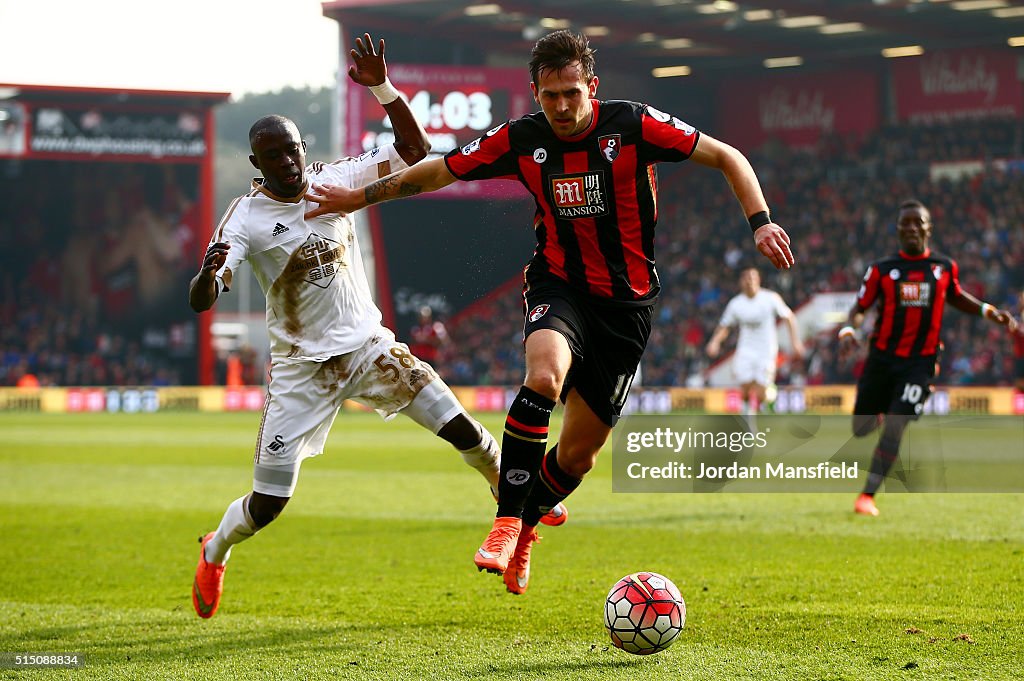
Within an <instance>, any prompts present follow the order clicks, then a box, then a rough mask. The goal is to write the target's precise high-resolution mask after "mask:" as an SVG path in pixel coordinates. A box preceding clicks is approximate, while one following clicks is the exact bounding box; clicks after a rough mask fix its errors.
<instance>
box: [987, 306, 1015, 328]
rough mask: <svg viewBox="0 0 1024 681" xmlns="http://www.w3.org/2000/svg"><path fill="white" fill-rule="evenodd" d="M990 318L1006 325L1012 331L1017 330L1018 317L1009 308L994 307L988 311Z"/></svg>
mask: <svg viewBox="0 0 1024 681" xmlns="http://www.w3.org/2000/svg"><path fill="white" fill-rule="evenodd" d="M990 309H991V308H990ZM988 318H989V319H991V320H992V321H994V322H995V323H996V324H1002V325H1003V326H1005V327H1006V328H1007V330H1008V331H1009V332H1010V333H1013V332H1014V331H1016V330H1017V319H1016V318H1015V317H1014V316H1013V313H1012V312H1010V311H1009V310H1003V309H992V310H991V312H989V313H988Z"/></svg>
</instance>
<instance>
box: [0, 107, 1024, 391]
mask: <svg viewBox="0 0 1024 681" xmlns="http://www.w3.org/2000/svg"><path fill="white" fill-rule="evenodd" d="M749 156H750V158H751V161H752V162H753V163H754V166H755V168H756V169H757V171H758V174H759V176H760V178H761V181H762V184H763V185H764V187H765V189H766V192H767V193H768V196H767V198H768V203H769V205H770V206H772V208H773V213H774V215H776V216H777V217H778V219H779V220H780V222H781V223H782V224H783V226H784V227H785V228H786V230H787V231H788V232H789V234H790V235H791V236H792V238H793V242H794V250H795V253H796V256H797V266H796V267H795V268H793V269H792V270H789V271H784V272H775V271H769V268H767V267H761V268H760V269H761V272H762V276H763V279H764V285H765V287H766V288H770V289H774V290H777V291H778V292H779V293H781V294H782V295H783V297H784V298H785V299H786V300H787V301H788V302H789V303H790V304H791V305H792V306H793V308H794V309H797V308H799V306H800V305H801V304H803V303H805V302H807V301H808V300H809V299H810V298H811V297H812V296H813V295H814V294H816V293H819V292H825V291H851V292H852V291H856V290H857V288H858V287H859V285H860V280H861V277H862V275H863V273H864V270H865V268H866V266H867V264H868V263H869V262H871V261H872V260H874V259H876V258H878V257H880V256H882V255H885V254H887V253H888V252H890V251H891V249H892V243H893V239H892V232H893V230H894V219H895V213H896V206H897V205H898V204H899V202H900V201H902V200H903V199H905V198H907V197H917V198H919V199H920V200H922V201H923V202H924V203H925V205H927V206H928V207H929V208H930V209H931V211H932V215H933V222H934V225H935V234H934V238H933V244H934V245H935V247H936V248H937V250H939V251H941V252H944V253H946V254H947V255H950V256H952V257H953V258H954V259H956V260H957V261H958V262H959V264H960V271H961V281H962V283H963V285H964V286H965V287H966V288H967V289H968V290H969V291H970V292H971V293H973V294H974V295H976V296H978V297H980V298H983V299H986V300H990V301H992V302H993V303H995V304H998V305H1000V306H1003V307H1008V308H1011V309H1016V300H1017V295H1018V293H1019V292H1020V291H1021V290H1022V289H1024V183H1022V182H1021V172H1022V168H1024V162H1022V161H1019V160H1016V159H1024V153H1022V126H1021V122H1020V121H1019V120H1016V119H1013V120H1003V121H987V122H985V124H984V125H939V126H929V127H922V126H890V127H886V128H883V129H882V130H880V131H878V132H877V133H876V134H875V135H872V136H871V137H870V138H868V139H867V140H859V139H854V138H849V137H841V136H837V135H833V136H826V137H824V138H823V139H822V140H821V141H820V142H819V144H818V145H817V146H816V147H815V148H813V149H800V150H795V149H790V148H787V147H786V146H784V145H781V144H769V145H766V146H765V147H764V148H763V149H761V150H759V151H756V152H751V153H750V154H749ZM1007 159H1012V160H1009V161H1008V160H1007ZM971 164H973V166H972V165H971ZM29 167H30V166H26V168H29ZM25 172H30V171H27V170H26V171H25ZM182 172H183V171H182V170H180V169H165V168H164V167H162V166H139V167H134V166H131V165H128V164H123V165H122V164H111V165H100V166H99V167H98V168H97V167H91V168H86V169H84V168H82V167H78V166H76V165H74V164H69V165H68V166H67V168H64V169H61V168H57V167H56V166H55V167H53V168H48V169H46V174H45V179H46V181H45V182H44V181H38V182H28V183H18V184H17V185H16V186H18V187H21V188H23V187H24V186H26V185H28V186H30V187H32V189H30V191H33V192H37V193H38V196H37V197H36V198H35V199H34V200H30V201H27V202H26V201H20V202H19V204H20V205H26V206H44V209H43V210H36V209H33V210H26V211H23V212H22V213H10V212H8V213H5V215H4V216H3V217H2V218H0V219H2V220H5V221H7V224H0V254H2V255H0V264H2V270H0V294H2V295H0V385H16V384H17V383H18V382H19V381H21V380H22V379H23V377H25V376H26V375H31V376H34V377H35V378H36V380H38V382H39V383H40V384H42V385H65V386H77V385H168V384H171V385H173V384H179V383H182V382H190V381H192V380H194V375H195V367H194V365H195V354H194V353H195V349H194V347H192V346H191V344H192V343H193V342H194V337H195V333H194V329H193V328H192V327H190V326H189V325H190V324H194V319H193V318H192V317H191V315H189V314H188V311H187V307H186V306H185V303H184V294H183V293H182V291H184V290H185V282H186V281H187V277H188V275H189V273H190V272H192V270H193V269H194V264H195V263H194V262H193V260H194V258H193V257H191V255H190V254H191V252H192V251H194V250H195V240H196V239H197V238H199V239H203V238H205V237H203V236H202V234H200V233H205V231H206V230H205V229H202V228H200V227H198V226H197V219H196V214H195V211H194V204H193V202H191V201H190V200H189V199H188V197H187V196H185V195H184V193H183V192H182V191H181V190H180V188H181V187H183V186H189V178H187V177H183V176H182ZM659 172H660V181H659V190H660V198H659V204H660V216H659V223H658V232H657V237H656V238H657V244H656V251H657V257H658V270H659V273H660V275H661V281H662V289H663V290H662V294H661V298H660V302H659V304H658V307H657V308H656V312H655V324H654V330H653V332H652V334H651V339H650V343H649V345H648V350H647V354H646V356H645V358H644V362H643V365H642V367H641V369H642V381H643V383H645V384H647V385H660V386H683V385H688V386H701V385H703V384H704V382H705V379H706V375H707V370H708V368H709V362H708V360H707V358H706V357H705V355H704V351H703V348H704V344H705V343H706V342H707V339H708V338H709V337H710V335H711V333H712V331H713V329H714V327H715V325H716V324H717V322H718V320H719V318H720V316H721V313H722V310H723V309H724V306H725V303H726V301H728V299H729V298H730V297H732V296H733V295H735V293H736V284H735V282H736V279H737V274H738V272H739V270H740V269H741V268H742V267H743V266H746V265H750V264H754V265H760V264H761V263H760V261H759V258H758V257H757V256H756V254H755V253H754V249H753V246H752V244H751V242H750V238H749V234H748V232H747V227H746V225H745V224H744V223H743V221H742V219H741V216H739V209H738V207H737V205H736V201H735V198H734V197H733V196H732V195H731V194H730V193H729V191H728V189H727V188H724V189H723V185H722V182H721V179H720V178H718V177H716V176H714V174H709V173H701V172H693V169H691V168H687V167H686V164H682V165H679V166H674V165H667V166H662V167H661V168H660V171H659ZM55 178H56V179H55ZM40 180H42V178H40ZM54 182H57V183H63V186H66V187H69V188H70V190H69V191H70V193H69V197H68V199H69V200H68V201H67V202H65V203H54V202H47V200H46V195H45V192H46V191H47V188H48V187H50V186H53V185H54ZM8 186H13V185H8ZM4 191H11V190H10V189H8V190H4V189H2V188H0V200H2V201H6V200H7V199H9V198H11V197H5V196H4V195H3V192H4ZM19 191H22V189H19ZM12 205H13V204H12ZM523 224H524V225H526V224H528V216H527V215H524V216H523ZM487 303H488V304H486V305H474V306H473V308H472V309H473V312H472V314H463V315H458V316H456V317H455V318H453V319H451V320H446V321H447V323H448V331H449V335H450V336H451V340H452V342H450V343H447V344H445V345H444V347H443V348H441V349H440V352H439V356H438V357H437V359H436V360H435V362H434V364H435V366H436V368H437V369H438V371H439V373H441V375H442V376H443V377H444V378H445V380H446V381H447V382H449V383H450V384H452V385H516V384H518V383H519V382H520V381H521V380H522V373H523V367H522V366H521V364H522V349H521V345H520V344H521V342H522V310H521V305H522V302H521V297H520V295H519V288H518V286H516V285H515V284H514V283H510V284H509V285H507V286H504V287H502V288H501V289H500V290H498V291H496V292H495V293H494V294H493V295H492V296H490V297H489V298H488V301H487ZM171 312H173V314H170V313H171ZM179 313H180V314H179ZM404 340H407V341H408V340H409V339H408V338H405V339H404ZM806 341H807V349H808V354H807V356H806V357H805V358H804V360H803V361H793V360H791V359H790V358H783V362H782V365H781V366H780V370H779V376H778V378H779V382H780V383H781V384H787V383H793V384H800V383H804V384H828V383H837V382H853V381H854V380H855V376H856V373H857V371H858V369H859V365H860V363H861V362H862V361H863V356H844V355H840V354H839V352H838V346H837V344H836V342H835V339H834V335H833V334H832V333H831V332H825V333H822V334H820V335H818V336H817V337H814V338H808V339H806ZM944 341H945V346H946V351H945V352H944V353H943V356H942V365H943V367H942V374H941V375H942V378H941V379H940V380H942V381H943V382H944V383H946V384H961V385H1010V384H1012V383H1013V376H1014V370H1013V352H1012V343H1011V341H1010V339H1008V338H1005V337H1004V334H1002V333H1001V332H1000V330H999V329H997V328H995V327H993V326H991V325H985V324H983V323H981V320H980V319H972V318H969V317H966V316H964V315H960V314H955V313H953V314H952V315H951V317H950V318H949V319H948V320H947V322H946V325H945V329H944ZM728 349H729V348H728V347H727V348H726V351H728ZM222 359H223V358H222ZM253 364H254V365H259V362H253ZM250 373H252V375H254V376H256V375H259V374H260V373H261V372H259V371H256V372H250ZM223 374H224V371H223V370H221V371H218V376H222V375H223Z"/></svg>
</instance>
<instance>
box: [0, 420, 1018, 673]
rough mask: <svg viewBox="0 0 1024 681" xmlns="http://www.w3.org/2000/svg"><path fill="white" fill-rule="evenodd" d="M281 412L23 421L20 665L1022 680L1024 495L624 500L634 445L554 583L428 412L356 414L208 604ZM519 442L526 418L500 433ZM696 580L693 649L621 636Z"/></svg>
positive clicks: (243, 549)
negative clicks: (206, 558)
mask: <svg viewBox="0 0 1024 681" xmlns="http://www.w3.org/2000/svg"><path fill="white" fill-rule="evenodd" d="M258 419H259V415H258V414H220V415H217V414H193V415H184V414H153V415H106V414H103V415H92V416H86V415H19V414H0V536H2V542H0V546H2V556H3V561H2V563H0V565H2V577H0V652H9V653H10V652H23V651H24V652H50V653H68V652H77V653H81V654H84V656H85V658H86V660H87V665H86V667H85V668H83V669H75V670H47V671H43V670H37V671H23V670H11V669H6V670H4V669H0V678H12V679H23V678H24V679H28V678H68V679H232V680H233V681H240V680H242V679H290V678H295V679H374V680H376V679H427V678H430V679H434V680H437V681H441V680H448V679H487V680H488V681H496V680H499V679H516V680H519V679H558V680H562V679H644V680H645V681H646V680H648V679H655V680H656V679H758V680H761V679H829V680H834V679H850V680H861V679H985V680H988V679H1014V678H1020V675H1021V673H1022V672H1021V668H1022V660H1024V658H1022V653H1021V651H1022V650H1024V624H1022V622H1024V513H1022V509H1024V505H1022V501H1024V497H1022V495H1009V494H1003V495H996V494H992V495H962V494H945V495H936V494H919V495H915V494H883V495H882V496H880V497H879V506H880V508H881V510H882V516H881V517H879V518H873V519H872V518H863V517H857V516H855V515H854V514H853V513H852V512H851V508H852V502H853V498H852V497H851V496H850V495H840V494H819V495H810V494H786V495H779V494H759V495H758V494H747V495H744V494H703V495H684V494H613V493H612V492H611V478H610V470H611V466H610V463H611V461H610V459H611V452H610V450H607V451H605V453H604V454H603V455H602V457H601V461H600V462H599V465H598V467H597V468H596V469H595V470H594V471H593V473H592V474H591V475H590V476H589V477H588V478H587V480H586V481H585V483H584V484H583V486H582V487H581V488H580V489H579V490H578V491H577V493H576V494H574V495H573V496H572V498H571V499H570V500H569V507H570V512H571V517H570V520H569V523H568V524H566V525H564V526H563V527H559V528H547V529H546V530H545V531H544V532H543V533H542V534H543V535H544V541H542V542H541V543H540V544H539V546H538V548H537V549H536V550H535V551H534V556H535V558H534V571H533V576H532V584H531V586H530V591H529V592H528V593H527V594H526V595H525V596H518V597H517V596H513V595H511V594H508V593H506V592H505V590H504V587H503V585H502V583H501V580H500V578H498V577H496V576H494V575H488V574H486V573H478V572H477V571H476V569H475V567H474V566H473V564H472V562H471V561H472V555H473V552H474V550H475V549H476V547H477V546H478V545H479V542H480V541H481V540H482V539H483V537H484V535H485V534H486V531H487V530H488V528H489V526H490V520H491V517H492V514H493V510H494V506H493V502H492V500H491V499H490V496H489V495H488V493H487V490H486V487H485V485H484V482H483V480H482V479H481V478H480V477H479V475H478V474H477V473H476V472H474V471H472V470H471V469H469V468H468V467H466V466H465V465H464V464H463V463H462V461H461V458H460V457H459V456H458V454H457V453H455V452H454V451H453V450H449V449H448V448H447V446H446V445H445V444H444V443H443V442H441V441H440V440H437V439H436V438H433V437H432V436H430V435H429V434H428V433H426V432H424V431H422V430H420V429H419V428H418V427H417V426H415V425H414V424H412V423H411V422H410V421H408V420H405V419H401V418H399V419H397V420H396V421H394V422H392V423H387V424H385V423H383V422H381V421H380V419H379V418H377V417H376V416H375V415H372V414H364V413H359V414H352V413H345V414H342V415H341V416H339V418H338V421H337V423H336V425H335V427H334V430H333V433H332V435H331V438H330V441H329V443H328V447H327V452H326V454H325V455H323V456H321V457H318V458H316V459H313V460H311V461H308V462H307V463H306V465H305V467H304V469H303V475H302V477H301V479H300V482H299V488H298V491H297V493H296V496H295V498H294V500H293V501H292V502H291V504H290V505H289V507H288V508H287V509H286V510H285V512H284V514H283V515H282V516H281V518H280V519H279V520H278V521H277V522H275V523H274V524H272V525H271V526H270V527H268V528H267V529H266V530H264V531H263V532H261V533H260V534H259V535H257V536H256V537H255V538H253V539H251V540H250V541H248V542H246V543H245V544H243V545H241V546H239V547H237V548H236V549H235V552H234V554H233V556H232V559H231V562H230V563H229V567H228V571H227V575H226V588H225V596H224V600H223V602H222V604H221V609H220V611H219V612H218V614H217V615H216V617H214V618H213V619H212V620H208V621H207V620H200V619H199V618H197V617H196V616H195V614H194V613H193V611H192V606H191V602H190V596H189V593H190V592H189V590H190V587H191V583H192V574H193V570H194V568H195V562H196V558H197V551H198V544H197V542H196V540H197V537H198V536H199V535H200V534H202V533H203V532H206V531H209V530H211V529H213V528H214V527H215V525H216V523H217V522H218V521H219V519H220V516H221V514H222V513H223V511H224V508H225V507H226V506H227V504H228V503H229V502H230V501H231V500H233V499H235V498H237V497H238V496H241V495H242V494H244V493H245V492H247V491H248V490H249V488H250V485H251V455H252V447H253V441H254V438H255V434H256V429H257V425H258ZM484 422H485V425H487V426H488V427H489V428H490V429H491V430H492V432H495V433H497V432H499V429H500V426H501V416H500V415H488V416H486V417H484ZM637 570H653V571H656V572H661V573H663V574H665V575H667V576H669V577H670V578H671V579H673V580H674V581H675V582H676V584H677V585H678V586H679V588H680V589H681V591H682V593H683V596H684V598H685V599H686V603H687V609H688V616H687V624H686V628H685V629H684V631H683V633H682V635H681V636H680V638H679V639H678V640H677V642H676V643H675V645H674V646H673V647H672V648H670V649H669V650H667V651H665V652H663V653H660V654H658V655H655V656H651V657H634V656H632V655H628V654H626V653H624V652H622V651H619V650H616V649H614V648H612V647H611V646H610V643H609V640H608V638H607V635H606V633H605V631H604V626H603V623H602V616H601V613H602V607H603V601H604V597H605V594H606V593H607V590H608V589H609V587H610V586H611V585H612V584H613V583H614V582H615V580H616V579H618V578H619V577H621V576H623V575H624V574H627V573H630V572H634V571H637Z"/></svg>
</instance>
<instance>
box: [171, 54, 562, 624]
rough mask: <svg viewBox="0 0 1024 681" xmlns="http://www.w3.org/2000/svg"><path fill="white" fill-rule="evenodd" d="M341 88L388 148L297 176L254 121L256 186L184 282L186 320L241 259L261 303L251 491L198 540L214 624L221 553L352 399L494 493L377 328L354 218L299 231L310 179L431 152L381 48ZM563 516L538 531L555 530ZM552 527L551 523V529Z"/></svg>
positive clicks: (269, 513) (482, 437) (431, 384)
mask: <svg viewBox="0 0 1024 681" xmlns="http://www.w3.org/2000/svg"><path fill="white" fill-rule="evenodd" d="M351 56H352V59H353V60H354V62H355V66H353V67H351V68H350V69H349V76H350V77H351V78H352V80H354V81H355V82H357V83H359V84H361V85H365V86H368V87H369V89H370V91H371V92H372V93H373V94H374V95H375V96H376V97H377V99H378V100H379V101H380V103H381V104H382V105H383V106H384V109H385V111H387V113H388V116H389V117H390V119H391V122H392V125H393V128H394V132H395V142H394V145H393V146H388V147H384V148H379V149H373V150H372V151H368V152H366V153H364V154H362V155H361V156H359V157H358V158H347V159H342V160H339V161H335V162H334V163H330V164H324V163H313V164H311V165H310V166H309V167H308V168H307V167H305V163H306V161H305V143H304V142H303V141H302V138H301V137H300V135H299V131H298V128H296V126H295V124H294V123H293V122H292V121H290V120H288V119H287V118H284V117H281V116H266V117H264V118H261V119H260V120H258V121H256V123H255V124H254V125H253V126H252V128H251V129H250V131H249V143H250V146H251V147H252V152H253V155H252V156H250V157H249V160H250V161H251V162H252V164H253V166H255V167H256V168H258V169H259V170H260V171H261V172H262V174H263V178H261V179H256V180H254V181H253V184H252V189H251V191H250V192H249V193H247V194H245V195H244V196H241V197H239V198H238V199H236V200H235V201H234V202H232V204H231V206H230V207H229V208H228V210H227V212H226V213H225V214H224V217H223V218H222V219H221V221H220V224H219V225H218V226H217V229H216V231H215V233H214V236H213V239H212V240H211V243H210V246H209V248H208V249H207V252H206V257H205V259H204V261H203V265H202V269H201V270H200V272H199V274H197V275H196V277H195V278H194V279H193V280H192V284H191V286H190V289H189V302H190V304H191V306H192V308H193V309H194V310H195V311H196V312H202V311H203V310H207V309H209V308H210V307H212V306H213V304H214V302H215V301H216V299H217V296H218V294H219V293H220V292H221V291H222V290H223V291H228V290H230V287H231V281H232V277H233V275H234V273H235V272H237V269H238V265H239V264H240V263H241V262H242V261H243V260H248V261H249V263H250V265H251V266H252V269H253V273H254V274H255V275H256V278H257V280H258V281H259V284H260V287H261V288H262V289H263V292H264V294H265V295H266V297H267V329H268V331H269V334H270V352H271V371H270V388H269V394H268V397H267V403H266V406H265V408H264V413H263V421H262V423H261V425H260V430H259V435H258V436H257V442H256V454H255V467H254V473H253V491H252V493H251V494H248V495H246V496H244V497H241V498H239V499H236V500H235V501H234V502H232V504H231V505H230V506H229V507H228V509H227V511H226V513H225V514H224V517H223V518H222V520H221V522H220V525H219V527H218V528H217V530H216V531H215V532H210V533H209V534H207V535H206V536H205V537H203V538H202V540H201V542H202V547H201V550H200V557H199V564H198V566H197V568H196V577H195V581H194V582H193V587H192V603H193V605H194V606H195V609H196V613H197V614H199V616H200V617H212V616H213V614H214V613H215V612H216V611H217V607H218V605H219V603H220V597H221V594H222V592H223V580H224V567H225V564H226V561H227V558H228V555H229V553H230V550H231V547H232V546H233V545H234V544H237V543H239V542H241V541H244V540H245V539H247V538H249V537H251V536H252V535H253V534H254V533H255V532H256V531H257V530H259V529H261V528H262V527H264V526H266V525H267V524H269V523H270V522H271V521H272V520H274V518H276V517H277V516H278V514H279V513H280V512H281V511H282V510H283V509H284V507H285V505H286V504H287V503H288V499H289V498H290V497H291V496H292V494H293V492H294V490H295V484H296V481H297V479H298V474H299V467H300V466H301V464H302V460H303V459H305V458H307V457H310V456H316V455H317V454H319V453H321V452H322V451H323V446H324V443H325V442H326V440H327V435H328V433H329V432H330V429H331V426H332V424H333V423H334V419H335V417H336V416H337V414H338V409H339V407H340V406H341V404H342V402H343V401H344V400H346V399H354V400H356V401H358V402H361V403H363V404H365V405H367V406H370V407H372V408H374V409H376V410H377V411H378V412H379V413H380V414H381V415H382V416H384V417H385V418H386V419H387V418H391V417H392V416H394V415H395V414H396V413H399V412H401V413H402V414H405V415H407V416H408V417H410V418H411V419H413V420H414V421H416V422H417V423H419V424H420V425H422V426H423V427H425V428H428V429H429V430H430V431H431V432H433V433H435V434H437V435H438V436H439V437H441V438H443V439H445V440H447V441H448V442H450V443H451V444H452V445H453V446H455V447H456V448H457V449H458V450H459V451H460V452H462V456H463V458H464V459H465V460H466V462H467V463H468V464H469V465H470V466H472V467H474V468H476V469H477V470H479V471H480V472H481V473H482V474H483V476H484V477H485V478H486V479H487V482H488V483H489V484H490V485H491V488H492V490H497V488H498V471H499V459H500V451H499V448H498V444H497V442H496V441H495V440H494V438H493V437H492V436H491V434H490V433H488V432H487V431H486V430H485V429H484V428H483V427H482V426H481V425H480V424H479V423H477V422H476V421H475V420H474V419H473V418H472V417H470V416H469V415H468V414H467V413H466V411H465V409H464V408H463V407H462V405H461V404H459V402H458V400H457V399H456V398H455V395H454V394H453V393H452V391H451V390H450V389H449V388H448V386H447V385H445V384H444V382H443V381H442V380H441V379H440V378H439V377H438V376H437V374H436V373H435V372H434V370H433V368H431V366H430V365H429V364H427V363H425V362H423V361H421V360H419V359H418V358H416V357H415V356H413V355H412V354H411V353H410V352H409V348H408V347H407V346H406V345H405V344H404V343H399V342H397V341H396V340H395V336H394V334H393V333H392V332H391V331H390V330H388V329H386V328H385V327H383V326H381V313H380V311H379V310H378V309H377V306H376V305H375V304H374V302H373V299H372V297H371V294H370V289H369V284H368V282H367V280H366V274H365V272H364V270H363V265H362V259H361V257H360V253H359V244H358V242H357V241H356V234H355V231H354V225H353V222H352V219H351V218H349V217H347V216H341V215H338V214H333V215H325V216H322V217H318V218H313V219H310V220H306V219H305V218H304V217H303V214H304V213H305V212H306V211H307V210H309V207H308V206H307V205H306V202H305V201H304V200H303V196H304V194H305V193H306V190H307V188H308V186H309V181H310V180H313V181H316V182H332V183H337V184H343V185H348V186H357V187H358V186H362V185H364V184H367V183H369V182H372V181H374V180H376V179H378V178H381V177H384V176H386V175H388V174H390V173H391V172H393V171H395V170H401V169H403V168H405V167H407V166H408V165H411V164H413V163H416V162H417V161H419V160H421V159H422V158H424V157H425V156H426V154H427V151H428V149H429V142H428V140H427V136H426V133H425V132H424V131H423V128H422V127H421V126H420V124H419V123H418V122H417V121H416V119H415V118H414V117H413V115H412V112H411V111H410V110H409V106H408V104H407V103H406V102H405V101H404V100H403V99H402V98H401V97H400V96H399V94H398V91H397V90H395V88H394V87H393V86H392V85H391V83H390V81H388V80H387V67H386V65H385V61H384V41H383V40H381V41H380V45H379V54H377V51H375V50H374V47H373V43H372V41H371V40H370V36H369V35H368V34H367V35H365V36H364V38H363V39H357V40H356V48H355V49H353V50H352V52H351ZM562 511H564V507H562V509H559V510H558V511H556V512H555V513H554V514H553V515H552V516H551V517H550V518H548V519H547V520H548V521H549V524H560V522H561V521H562V520H564V518H565V514H564V513H563V512H562ZM555 516H558V517H557V518H556V517H555Z"/></svg>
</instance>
